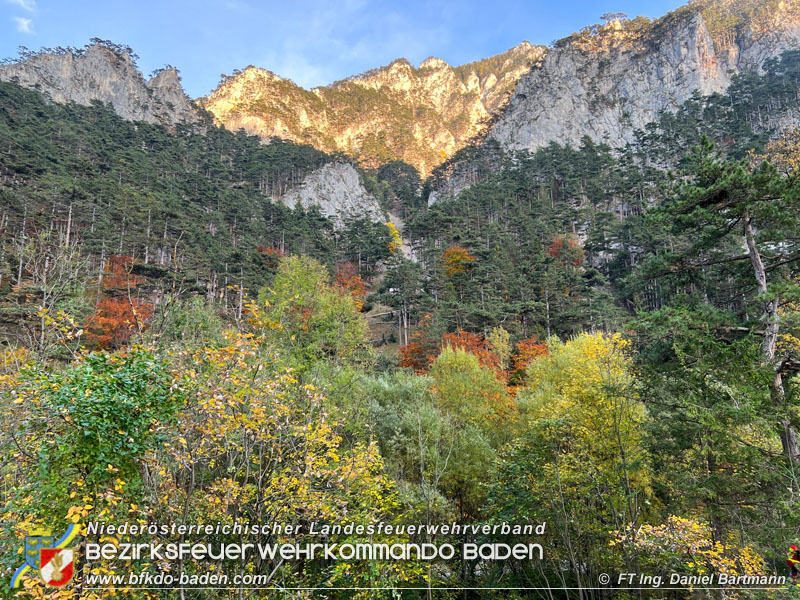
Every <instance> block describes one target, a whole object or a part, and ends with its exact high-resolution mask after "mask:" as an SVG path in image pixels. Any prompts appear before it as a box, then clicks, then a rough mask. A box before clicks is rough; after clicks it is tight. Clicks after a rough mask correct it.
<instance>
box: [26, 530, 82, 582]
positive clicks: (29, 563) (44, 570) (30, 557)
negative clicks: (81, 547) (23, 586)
mask: <svg viewBox="0 0 800 600" xmlns="http://www.w3.org/2000/svg"><path fill="white" fill-rule="evenodd" d="M79 532H80V528H79V527H78V526H77V525H70V526H69V527H68V528H67V531H66V533H64V535H62V536H61V537H60V538H57V539H56V537H55V536H53V535H51V533H50V531H47V530H36V531H31V532H30V535H28V536H26V537H25V547H24V552H25V564H24V565H22V566H21V567H20V568H19V569H17V570H16V572H15V573H14V576H13V577H12V578H11V587H12V588H17V587H19V586H20V583H21V580H22V576H23V575H25V573H27V572H28V571H30V570H34V571H39V574H40V575H41V576H42V579H43V580H44V583H45V585H47V586H50V587H60V586H62V585H66V584H67V583H69V582H70V580H72V576H73V575H74V573H75V553H74V551H73V549H72V548H68V546H69V544H70V543H71V542H72V540H74V539H75V537H76V536H77V535H78V533H79Z"/></svg>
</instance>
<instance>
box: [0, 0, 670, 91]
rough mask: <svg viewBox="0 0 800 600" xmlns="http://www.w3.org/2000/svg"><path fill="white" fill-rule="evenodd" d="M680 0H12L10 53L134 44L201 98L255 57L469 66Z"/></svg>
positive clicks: (7, 21)
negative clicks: (614, 16) (175, 71)
mask: <svg viewBox="0 0 800 600" xmlns="http://www.w3.org/2000/svg"><path fill="white" fill-rule="evenodd" d="M682 3H683V2H681V1H680V0H640V1H636V0H580V1H577V0H562V1H560V2H559V1H554V0H495V2H494V3H492V2H487V1H486V0H482V1H480V2H477V1H471V0H470V1H460V2H456V1H451V0H441V1H438V2H432V1H424V0H407V1H405V2H403V0H400V1H397V0H395V1H393V2H389V1H384V0H375V1H368V0H338V1H335V0H334V1H324V0H283V1H281V2H274V1H269V2H265V1H261V2H259V1H255V0H216V1H213V0H193V1H191V2H185V1H171V0H160V1H151V0H138V1H137V0H127V1H125V2H120V1H118V0H117V1H115V0H111V1H108V0H106V1H104V2H94V1H65V0H0V57H8V56H15V55H16V54H17V47H18V46H20V45H22V46H27V47H28V48H30V49H38V48H41V47H43V46H83V45H84V44H86V43H87V42H88V41H89V39H90V38H92V37H99V38H102V39H110V40H112V41H114V42H117V43H121V44H127V45H129V46H131V47H133V49H134V51H135V52H136V53H137V54H138V55H139V57H140V59H139V66H140V68H141V69H142V71H143V72H144V73H145V74H146V75H147V74H149V73H150V72H151V71H152V70H153V69H156V68H158V67H161V66H163V65H165V64H172V65H175V66H176V67H178V68H179V69H180V71H181V75H182V77H183V84H184V87H185V88H186V90H187V92H188V93H189V95H190V96H193V97H197V96H203V95H205V94H207V93H208V92H209V91H211V90H212V89H213V88H214V87H216V84H217V83H218V81H219V78H220V74H221V73H231V72H232V71H233V70H234V69H237V68H242V67H245V66H247V65H248V64H254V65H256V66H258V67H263V68H266V69H270V70H271V71H274V72H275V73H277V74H278V75H280V76H282V77H288V78H291V79H292V80H294V81H295V82H296V83H298V84H300V85H302V86H304V87H306V88H310V87H313V86H315V85H325V84H328V83H331V82H333V81H336V80H337V79H342V78H344V77H347V76H349V75H354V74H357V73H361V72H363V71H366V70H367V69H371V68H373V67H378V66H381V65H385V64H388V63H389V62H391V61H392V60H394V59H395V58H400V57H405V58H407V59H409V60H410V61H411V62H412V63H414V64H419V63H420V62H421V61H422V60H424V59H425V58H427V57H428V56H437V57H439V58H442V59H444V60H446V61H447V62H448V63H450V64H453V65H457V64H463V63H466V62H471V61H473V60H478V59H480V58H484V57H486V56H491V55H492V54H497V53H499V52H503V51H505V50H507V49H508V48H510V47H512V46H515V45H516V44H518V43H519V42H521V41H522V40H528V41H530V42H531V43H534V44H549V43H551V42H552V41H554V40H556V39H558V38H561V37H564V36H565V35H568V34H569V33H571V32H572V31H575V30H577V29H580V28H581V27H583V26H584V25H588V24H591V23H597V22H599V20H600V19H599V17H600V15H602V14H604V13H606V12H620V11H621V12H625V13H627V14H628V15H630V16H631V17H633V16H636V15H645V16H648V17H658V16H661V15H663V14H665V13H666V12H668V11H670V10H673V9H675V8H677V7H678V6H680V5H681V4H682Z"/></svg>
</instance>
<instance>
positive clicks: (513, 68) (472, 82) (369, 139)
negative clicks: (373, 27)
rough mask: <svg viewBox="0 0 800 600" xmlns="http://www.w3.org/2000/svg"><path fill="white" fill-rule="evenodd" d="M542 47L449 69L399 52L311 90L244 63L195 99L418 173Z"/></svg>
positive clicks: (479, 122)
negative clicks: (393, 57) (406, 165)
mask: <svg viewBox="0 0 800 600" xmlns="http://www.w3.org/2000/svg"><path fill="white" fill-rule="evenodd" d="M543 54H544V47H542V46H533V45H532V44H530V43H528V42H523V43H521V44H519V45H517V46H515V47H514V48H511V49H510V50H508V51H507V52H504V53H502V54H499V55H496V56H493V57H489V58H487V59H483V60H480V61H475V62H472V63H467V64H465V65H460V66H456V67H453V66H450V65H449V64H447V63H446V62H445V61H443V60H442V59H439V58H436V57H429V58H427V59H426V60H424V61H423V62H422V63H421V64H420V65H419V67H414V66H413V65H412V64H411V63H410V62H409V61H408V60H406V59H404V58H399V59H396V60H394V61H392V62H391V63H389V64H388V65H386V66H383V67H379V68H377V69H372V70H369V71H366V72H364V73H362V74H360V75H356V76H353V77H349V78H347V79H343V80H339V81H336V82H333V83H331V84H330V85H328V86H320V87H316V88H313V89H311V90H305V89H303V88H301V87H300V86H297V85H296V84H294V83H293V82H291V80H288V79H283V78H281V77H279V76H277V75H276V74H275V73H273V72H272V71H269V70H266V69H260V68H258V67H254V66H252V65H251V66H249V67H247V68H245V69H244V70H242V71H239V72H238V73H236V74H235V75H234V76H231V77H227V78H225V79H223V81H222V82H221V83H220V85H219V86H218V87H217V88H216V89H215V90H214V91H213V92H211V94H209V96H207V97H206V98H201V99H198V103H199V104H200V105H201V106H203V108H205V109H206V110H208V111H209V112H210V113H212V114H213V115H214V118H215V122H216V123H218V124H220V125H223V126H225V127H227V128H228V129H233V130H237V129H244V130H245V131H247V132H248V133H251V134H255V135H259V136H260V137H263V138H268V137H273V136H275V137H282V138H285V139H291V140H293V141H297V142H301V143H311V144H312V145H314V146H315V147H318V148H320V149H323V150H325V151H328V152H335V151H341V152H345V153H347V154H349V155H351V156H354V157H356V158H359V159H361V160H362V162H363V163H364V164H365V165H366V166H377V165H379V164H382V163H385V162H388V161H389V160H393V159H400V160H404V161H405V162H408V163H410V164H413V165H414V166H415V167H417V168H418V169H419V170H420V171H421V172H423V173H428V172H430V170H431V169H432V168H433V167H434V166H436V165H437V164H439V163H440V162H442V160H444V159H445V158H446V157H447V156H450V155H452V154H453V153H454V152H455V151H456V150H458V149H460V148H461V147H463V146H464V145H466V144H467V143H469V142H471V141H472V140H474V139H475V137H477V136H480V135H481V133H482V131H481V129H482V127H485V126H486V124H487V123H488V122H489V120H490V119H492V117H494V116H496V115H498V114H499V112H500V111H501V110H502V107H503V106H504V104H505V101H506V100H507V98H508V96H509V95H510V94H511V93H512V92H513V88H514V87H515V86H516V83H517V81H518V80H519V77H521V76H522V74H523V73H524V72H526V71H527V70H528V69H529V68H530V66H532V65H533V64H535V63H536V62H537V61H538V60H540V59H541V57H542V56H543ZM487 65H488V66H487ZM365 109H366V110H365Z"/></svg>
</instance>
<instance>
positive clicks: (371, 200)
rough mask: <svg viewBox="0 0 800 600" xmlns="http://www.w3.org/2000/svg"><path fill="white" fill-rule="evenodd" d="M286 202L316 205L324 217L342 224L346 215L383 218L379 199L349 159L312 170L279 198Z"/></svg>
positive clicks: (289, 203) (379, 220) (377, 219)
mask: <svg viewBox="0 0 800 600" xmlns="http://www.w3.org/2000/svg"><path fill="white" fill-rule="evenodd" d="M279 200H280V201H282V202H283V203H284V204H286V205H287V206H292V207H295V206H298V205H299V206H302V207H303V208H306V209H308V208H311V207H312V206H316V207H318V208H319V209H320V212H321V213H322V214H323V215H325V216H326V217H330V218H332V219H333V220H334V221H335V222H336V223H338V224H340V225H341V224H342V223H343V221H345V220H346V219H349V218H365V219H368V220H370V221H373V222H376V223H378V222H379V223H383V222H385V221H386V216H385V214H384V212H383V210H382V209H381V207H380V205H379V204H378V201H377V200H376V199H375V197H374V196H373V195H372V194H370V193H369V192H368V191H367V190H366V188H364V185H363V184H362V183H361V178H360V177H359V175H358V171H356V170H355V168H354V167H353V165H351V164H349V163H328V164H326V165H325V166H323V167H321V168H319V169H317V170H316V171H313V172H311V173H310V174H309V175H307V176H306V178H305V179H304V180H303V183H302V184H300V186H298V187H296V188H293V189H291V190H289V191H288V192H287V193H286V194H284V195H283V197H281V198H280V199H279Z"/></svg>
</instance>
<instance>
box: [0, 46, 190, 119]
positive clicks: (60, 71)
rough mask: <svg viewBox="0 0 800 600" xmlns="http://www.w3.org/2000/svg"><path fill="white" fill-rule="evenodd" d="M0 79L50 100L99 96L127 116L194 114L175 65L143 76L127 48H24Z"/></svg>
mask: <svg viewBox="0 0 800 600" xmlns="http://www.w3.org/2000/svg"><path fill="white" fill-rule="evenodd" d="M0 80H2V81H13V82H16V83H18V84H19V85H21V86H23V87H27V88H34V89H38V90H39V91H41V92H43V93H45V94H47V95H49V96H50V98H52V99H53V100H54V101H55V102H75V103H77V104H84V105H88V104H90V103H91V102H93V101H95V100H99V101H101V102H105V103H108V104H110V105H111V106H112V107H113V108H114V110H115V111H116V113H117V114H118V115H120V116H121V117H122V118H124V119H127V120H130V121H146V122H148V123H164V124H168V125H174V124H176V123H179V122H181V121H187V122H193V121H196V120H197V115H196V114H195V111H194V109H193V108H192V102H191V101H190V100H189V98H188V97H187V96H186V94H185V93H184V91H183V88H182V87H181V83H180V79H179V77H178V73H177V71H175V69H172V68H169V69H163V70H161V71H160V72H158V73H157V74H156V75H155V76H154V77H152V78H151V79H150V80H149V81H145V79H144V77H142V74H141V73H140V72H139V70H138V69H137V68H136V65H135V64H134V62H133V60H132V58H131V56H130V54H129V53H127V52H121V51H118V50H115V49H112V48H110V47H108V46H105V45H101V44H93V45H90V46H87V47H86V48H85V49H80V50H76V49H66V50H64V49H61V50H60V51H52V52H40V53H36V54H29V55H27V56H25V57H24V58H23V59H21V60H18V61H16V62H12V63H10V64H3V65H0Z"/></svg>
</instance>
